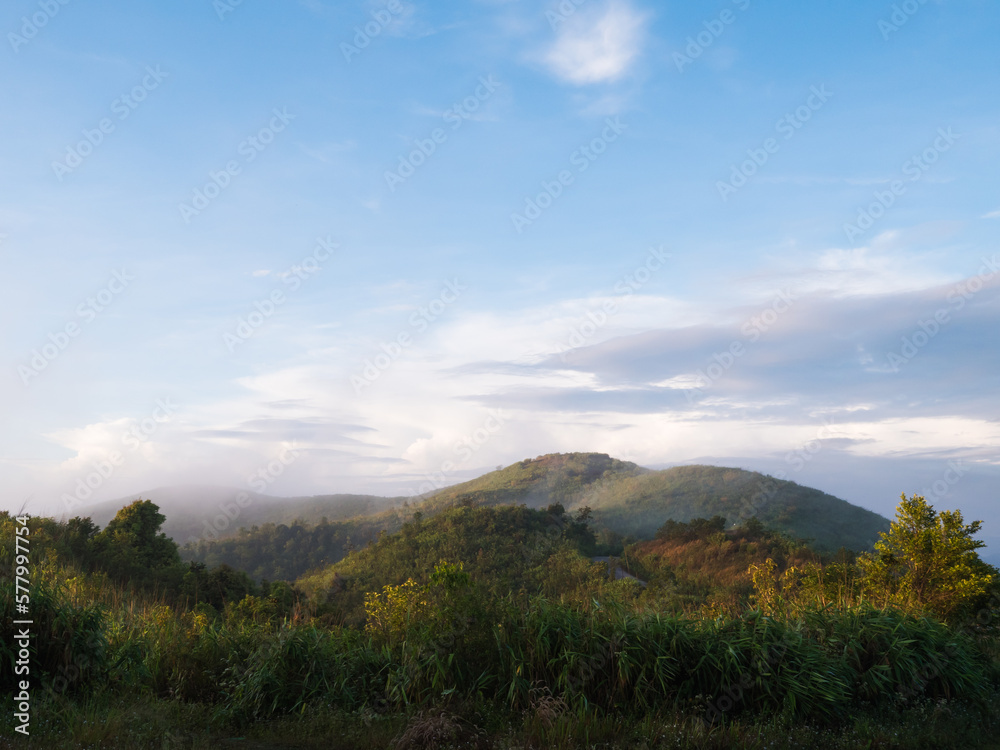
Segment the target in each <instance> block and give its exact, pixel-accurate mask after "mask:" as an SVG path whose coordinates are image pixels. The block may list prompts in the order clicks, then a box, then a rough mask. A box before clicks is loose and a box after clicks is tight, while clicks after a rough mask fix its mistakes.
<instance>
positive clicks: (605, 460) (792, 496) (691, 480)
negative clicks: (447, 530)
mask: <svg viewBox="0 0 1000 750" xmlns="http://www.w3.org/2000/svg"><path fill="white" fill-rule="evenodd" d="M552 502H559V503H562V504H563V505H564V506H566V508H567V509H570V510H572V509H578V508H582V507H583V506H589V507H590V508H591V509H592V510H593V511H594V526H595V528H597V529H602V528H603V529H607V530H610V531H613V532H616V533H618V534H622V535H627V536H631V537H634V538H637V539H651V538H652V537H653V536H654V535H655V533H656V530H657V529H658V528H659V527H660V526H662V525H663V524H664V523H665V522H666V521H667V520H671V519H672V520H674V521H688V520H690V519H692V518H698V517H701V518H709V517H711V516H715V515H721V516H724V517H725V518H726V519H727V521H728V522H729V524H730V525H731V526H733V525H736V524H738V523H740V522H742V521H745V520H747V519H749V518H752V517H754V516H756V517H758V518H759V519H760V520H761V521H763V522H764V523H765V524H767V525H768V526H770V527H772V528H774V529H776V530H778V531H781V532H783V533H785V534H788V535H789V536H791V537H794V538H801V539H808V540H811V541H812V543H813V545H814V546H815V547H816V548H817V549H821V550H824V551H836V550H837V549H839V548H840V547H842V546H844V547H848V548H850V549H855V550H863V549H867V548H869V547H870V546H871V545H872V544H873V543H874V542H875V541H876V540H877V539H878V534H879V532H881V531H887V530H888V529H889V521H888V519H886V518H884V517H882V516H880V515H879V514H877V513H873V512H872V511H869V510H865V509H864V508H859V507H858V506H856V505H851V504H850V503H848V502H846V501H845V500H841V499H839V498H836V497H834V496H832V495H828V494H826V493H825V492H821V491H819V490H816V489H812V488H809V487H803V486H801V485H798V484H796V483H795V482H789V481H783V480H778V479H774V478H772V477H768V476H765V475H764V474H760V473H758V472H751V471H745V470H743V469H729V468H722V467H717V466H678V467H675V468H672V469H664V470H662V471H651V470H649V469H644V468H642V467H640V466H637V465H636V464H633V463H629V462H626V461H618V460H616V459H613V458H610V457H609V456H607V455H604V454H601V453H569V454H553V455H548V456H540V457H538V458H536V459H529V460H525V461H521V462H519V463H516V464H513V465H511V466H508V467H507V468H505V469H500V470H498V471H494V472H490V473H489V474H486V475H484V476H482V477H479V478H478V479H474V480H472V481H471V482H465V483H463V484H459V485H455V486H454V487H448V488H447V489H444V490H442V491H440V492H438V493H435V494H434V495H432V496H431V497H430V498H429V499H428V500H427V501H425V503H424V504H423V507H424V508H427V509H440V508H442V507H447V506H449V505H457V504H463V503H471V504H473V505H499V504H509V503H524V504H525V505H527V506H528V507H531V508H543V507H545V506H547V505H548V504H549V503H552Z"/></svg>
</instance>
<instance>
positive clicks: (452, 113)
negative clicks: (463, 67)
mask: <svg viewBox="0 0 1000 750" xmlns="http://www.w3.org/2000/svg"><path fill="white" fill-rule="evenodd" d="M498 86H500V82H499V81H495V80H493V76H492V75H488V76H485V77H484V76H480V77H479V85H478V86H477V87H476V90H475V91H474V92H473V93H472V94H470V95H469V96H467V97H465V98H464V99H463V100H462V101H461V102H457V103H455V104H452V105H451V106H450V107H449V108H448V109H446V110H445V112H444V114H443V115H442V116H441V117H442V119H443V120H444V121H445V123H446V124H448V125H450V126H451V130H452V131H455V130H458V129H459V128H460V127H462V124H463V123H464V122H465V121H466V120H468V119H470V118H471V117H472V116H473V113H475V112H476V111H478V110H479V108H480V107H481V106H482V105H483V104H484V103H485V102H486V101H488V100H489V98H490V97H491V96H493V93H494V92H495V91H496V90H497V87H498ZM447 140H448V133H447V132H446V131H445V129H444V128H434V129H433V130H432V131H431V132H430V134H429V135H428V137H427V138H418V139H417V140H416V141H415V144H416V148H415V149H413V150H412V151H410V153H409V154H404V155H401V156H400V157H399V162H398V164H397V165H396V168H395V169H394V170H386V172H385V183H386V185H388V187H389V192H390V193H395V192H396V188H397V187H399V186H400V185H402V184H403V183H404V182H406V181H407V180H408V179H410V178H411V177H413V175H414V174H416V171H417V169H419V168H420V167H421V166H423V165H424V164H426V163H427V160H428V159H429V158H430V157H431V156H432V155H433V154H435V153H437V150H438V147H439V146H441V145H442V144H443V143H445V141H447Z"/></svg>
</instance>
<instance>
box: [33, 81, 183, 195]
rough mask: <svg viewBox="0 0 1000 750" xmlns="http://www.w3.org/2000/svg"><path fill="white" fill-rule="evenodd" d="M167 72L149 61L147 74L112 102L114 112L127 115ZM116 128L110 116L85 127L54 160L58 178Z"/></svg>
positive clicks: (77, 165) (122, 116)
mask: <svg viewBox="0 0 1000 750" xmlns="http://www.w3.org/2000/svg"><path fill="white" fill-rule="evenodd" d="M167 76H168V74H167V73H164V72H163V71H162V70H160V66H159V65H157V66H156V67H155V68H151V67H149V66H148V65H147V66H146V75H144V76H143V77H142V80H141V81H140V82H139V83H137V84H136V85H135V86H133V87H132V89H131V90H130V91H127V92H125V93H124V94H122V95H121V96H118V97H116V98H115V99H114V100H113V101H112V102H111V114H113V115H117V116H118V121H119V122H121V121H123V120H126V119H128V117H129V115H131V114H132V112H133V111H135V108H136V107H138V106H139V105H140V104H141V103H142V102H144V101H146V98H147V97H148V96H149V94H150V92H152V91H155V90H156V89H158V88H159V87H160V84H161V83H162V82H163V79H164V78H167ZM114 132H115V123H114V122H113V121H112V120H111V118H110V117H103V118H101V120H100V121H99V122H98V123H97V127H96V128H92V129H85V130H84V131H83V138H82V139H81V140H79V141H77V143H76V144H75V145H70V146H67V147H66V156H65V158H64V159H63V160H62V161H54V162H52V171H53V172H54V173H55V175H56V177H57V178H58V179H59V182H62V181H63V177H65V176H66V175H68V174H70V173H71V172H73V171H74V170H75V169H76V168H77V167H79V166H80V165H81V164H83V161H84V159H86V158H87V157H88V156H90V155H91V154H92V153H94V149H96V148H97V147H98V146H100V145H101V144H102V143H104V138H105V136H108V135H111V134H112V133H114Z"/></svg>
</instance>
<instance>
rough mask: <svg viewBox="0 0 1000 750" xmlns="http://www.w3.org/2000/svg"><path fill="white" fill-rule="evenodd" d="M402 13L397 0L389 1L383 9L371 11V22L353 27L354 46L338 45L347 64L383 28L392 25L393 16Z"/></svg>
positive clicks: (401, 6) (343, 43)
mask: <svg viewBox="0 0 1000 750" xmlns="http://www.w3.org/2000/svg"><path fill="white" fill-rule="evenodd" d="M402 12H403V4H402V3H401V2H400V1H399V0H389V2H387V3H386V4H385V8H383V9H381V10H375V11H372V14H371V15H372V20H371V21H368V22H367V23H366V24H365V25H364V26H355V27H354V38H353V39H352V40H351V41H352V42H354V44H348V43H346V42H341V43H340V51H341V52H342V53H343V54H344V59H345V60H347V62H348V63H350V62H351V59H352V58H354V57H356V56H358V55H360V54H361V50H363V49H365V48H366V47H367V46H368V45H369V44H371V43H372V39H374V38H375V37H377V36H378V35H379V34H381V33H382V32H383V31H384V30H385V28H386V27H387V26H388V25H389V24H390V23H392V18H393V16H398V15H400V14H401V13H402Z"/></svg>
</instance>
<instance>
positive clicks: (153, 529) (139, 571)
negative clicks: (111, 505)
mask: <svg viewBox="0 0 1000 750" xmlns="http://www.w3.org/2000/svg"><path fill="white" fill-rule="evenodd" d="M165 520H166V517H165V516H164V515H163V514H162V513H160V508H159V506H157V505H155V504H154V503H153V502H152V501H150V500H136V501H135V502H133V503H132V504H131V505H127V506H125V507H124V508H122V509H121V510H120V511H118V513H117V514H116V515H115V517H114V518H112V519H111V521H110V522H109V523H108V525H107V527H105V529H104V530H103V531H101V532H100V533H98V534H96V535H95V536H94V549H95V551H96V553H97V557H98V560H99V561H100V564H101V567H103V568H104V569H105V570H107V571H108V573H109V574H110V575H112V576H113V577H115V578H117V579H118V580H121V581H132V582H136V583H151V582H154V581H157V580H160V579H161V578H162V574H163V573H165V572H166V569H177V572H179V568H180V561H181V560H180V555H179V554H178V552H177V543H176V542H174V540H173V539H171V538H170V537H168V536H167V535H166V534H163V533H160V527H161V526H162V525H163V522H164V521H165Z"/></svg>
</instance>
